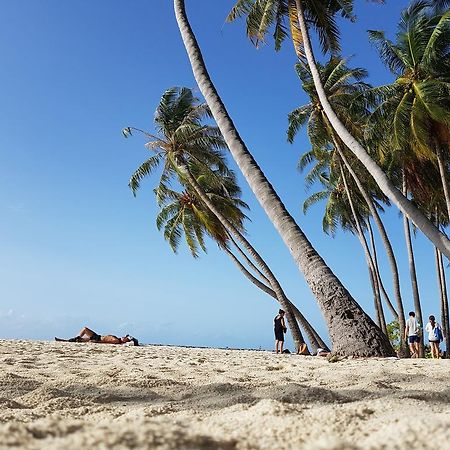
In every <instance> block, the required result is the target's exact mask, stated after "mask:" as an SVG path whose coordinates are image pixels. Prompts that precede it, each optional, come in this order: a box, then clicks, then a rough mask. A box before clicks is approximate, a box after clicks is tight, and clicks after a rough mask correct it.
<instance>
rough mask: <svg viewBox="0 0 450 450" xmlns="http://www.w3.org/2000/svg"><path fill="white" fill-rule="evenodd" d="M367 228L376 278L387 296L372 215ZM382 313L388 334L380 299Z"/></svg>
mask: <svg viewBox="0 0 450 450" xmlns="http://www.w3.org/2000/svg"><path fill="white" fill-rule="evenodd" d="M367 229H368V230H369V239H370V246H371V248H372V260H373V266H374V269H375V272H376V273H375V275H376V278H377V280H378V283H379V284H380V286H381V287H382V289H383V292H384V296H385V297H386V298H387V292H386V290H385V289H384V286H383V282H382V280H381V273H380V268H379V266H378V257H377V248H376V246H375V239H374V236H373V230H372V226H371V225H370V217H368V218H367ZM380 315H381V320H382V326H381V329H382V330H383V331H384V332H385V333H386V335H387V326H386V318H385V315H384V311H383V305H382V304H381V299H380Z"/></svg>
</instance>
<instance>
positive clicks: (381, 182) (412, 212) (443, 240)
mask: <svg viewBox="0 0 450 450" xmlns="http://www.w3.org/2000/svg"><path fill="white" fill-rule="evenodd" d="M295 3H296V6H297V12H298V21H299V27H300V30H301V33H302V36H303V45H304V50H305V56H306V59H307V61H308V66H309V68H310V71H311V75H312V78H313V81H314V86H315V88H316V91H317V95H318V96H319V100H320V103H321V105H322V107H323V110H324V111H325V114H326V115H327V117H328V120H329V121H330V123H331V125H332V126H333V128H334V130H335V131H336V133H337V134H338V136H339V137H340V138H341V140H342V142H344V144H345V145H346V146H347V147H348V148H349V149H350V150H351V151H352V152H353V153H354V154H355V156H356V157H357V158H358V159H359V160H360V161H361V162H362V163H363V165H364V167H365V168H366V169H367V170H368V172H369V173H370V175H371V176H372V177H373V178H374V180H375V181H376V183H377V184H378V186H379V187H380V189H381V190H382V191H383V193H384V194H385V195H386V196H387V197H388V198H389V199H390V200H391V201H392V202H393V203H394V204H395V205H396V206H397V207H398V208H399V209H400V211H401V212H402V213H403V214H406V215H407V216H408V217H409V218H410V219H411V220H412V221H413V222H414V223H415V224H416V226H417V228H419V229H420V230H421V231H422V233H423V234H424V235H425V236H427V238H428V239H429V240H430V241H431V242H433V244H434V245H435V246H436V247H437V248H438V249H439V250H441V252H442V253H444V255H446V256H447V258H449V259H450V241H449V240H448V239H447V237H446V236H445V235H444V234H443V233H441V232H440V231H439V230H438V228H436V227H435V226H434V225H433V223H432V222H431V221H430V220H428V219H427V217H425V216H424V215H423V214H422V212H421V211H420V210H419V209H417V208H416V207H415V206H414V204H413V203H411V202H410V201H409V200H408V199H407V198H406V197H405V196H404V195H403V194H402V193H401V192H400V191H399V190H398V189H397V188H396V187H395V186H394V184H393V183H392V182H391V180H389V178H388V177H387V175H386V174H385V173H384V172H383V171H382V170H381V168H380V167H379V166H378V164H377V163H376V162H375V161H374V160H373V159H372V158H371V157H370V155H369V154H368V153H367V151H366V150H365V149H364V147H363V146H362V145H361V144H360V143H359V142H358V141H357V140H356V139H355V138H354V137H353V136H352V135H351V134H350V133H349V132H348V130H347V129H346V128H345V125H344V124H343V123H342V122H341V121H340V120H339V118H338V117H337V115H336V113H335V112H334V111H333V108H332V106H331V104H330V102H329V101H328V98H327V95H326V93H325V90H324V88H323V85H322V82H321V80H320V75H319V71H318V70H317V66H316V62H315V58H314V54H313V51H312V46H311V41H310V38H309V33H308V27H307V25H306V20H305V17H304V13H303V5H302V0H295Z"/></svg>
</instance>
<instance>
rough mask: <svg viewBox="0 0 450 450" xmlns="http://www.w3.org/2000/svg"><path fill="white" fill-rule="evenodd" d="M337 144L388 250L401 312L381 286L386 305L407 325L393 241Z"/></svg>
mask: <svg viewBox="0 0 450 450" xmlns="http://www.w3.org/2000/svg"><path fill="white" fill-rule="evenodd" d="M336 144H337V143H336V142H335V147H336V149H337V151H338V153H339V156H340V157H341V158H342V161H344V164H345V167H346V168H347V170H348V171H349V173H350V175H351V176H352V178H353V180H354V181H355V183H356V186H358V189H359V191H360V192H361V195H362V196H363V198H364V200H365V201H366V203H367V206H368V207H369V210H370V213H371V214H372V217H373V219H374V220H375V224H376V226H377V229H378V231H379V233H380V236H381V241H382V242H383V246H384V248H385V250H386V255H387V257H388V261H389V266H390V268H391V274H392V284H393V287H394V295H395V300H396V303H397V307H398V308H399V309H398V311H399V312H397V311H396V310H395V308H394V306H393V305H392V303H391V300H390V299H389V296H388V295H387V293H386V290H385V289H384V286H383V285H381V287H382V290H383V295H384V297H385V300H386V303H387V305H388V307H389V309H390V311H391V313H392V314H393V315H394V317H397V318H398V319H399V323H400V317H403V324H404V323H405V312H404V308H403V301H402V296H401V293H400V277H399V273H398V266H397V261H396V259H395V255H394V250H393V249H392V245H391V241H390V240H389V237H388V235H387V232H386V228H385V227H384V225H383V221H382V220H381V217H380V215H379V214H378V211H377V209H376V208H375V205H374V204H373V201H372V199H371V197H370V195H369V194H368V192H367V190H366V188H365V187H364V185H363V184H362V183H361V180H360V179H359V177H358V175H357V174H356V172H355V171H354V170H353V168H352V167H351V165H350V163H349V162H348V159H347V157H346V156H345V154H344V152H343V151H342V150H341V148H340V146H339V145H336ZM380 280H381V278H380ZM399 313H400V314H399ZM399 315H400V317H399ZM400 325H401V324H400Z"/></svg>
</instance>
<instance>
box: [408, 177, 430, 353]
mask: <svg viewBox="0 0 450 450" xmlns="http://www.w3.org/2000/svg"><path fill="white" fill-rule="evenodd" d="M403 194H404V195H405V196H407V195H408V189H407V186H406V178H405V176H404V175H403ZM403 228H404V232H405V241H406V249H407V251H408V265H409V276H410V278H411V289H412V294H413V299H414V310H415V311H416V315H417V320H418V321H419V323H420V325H421V326H422V327H423V325H424V321H423V316H422V307H421V305H420V295H419V284H418V282H417V273H416V262H415V260H414V250H413V245H412V240H411V229H410V227H409V219H408V218H407V217H406V216H405V215H404V214H403ZM419 356H420V357H421V358H423V357H424V356H425V351H424V336H423V333H421V335H420V345H419Z"/></svg>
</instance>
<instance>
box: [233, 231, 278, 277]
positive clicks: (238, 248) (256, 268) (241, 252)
mask: <svg viewBox="0 0 450 450" xmlns="http://www.w3.org/2000/svg"><path fill="white" fill-rule="evenodd" d="M227 234H228V237H229V238H230V240H231V242H232V243H233V245H234V246H235V247H236V249H237V251H238V252H239V253H240V254H241V255H242V257H243V258H244V259H245V261H246V262H247V264H248V265H249V266H250V267H251V268H252V269H253V270H254V272H255V273H256V274H258V276H259V277H260V278H261V279H262V281H263V282H264V283H268V284H270V281H269V280H268V279H267V277H266V276H265V275H264V274H263V273H262V272H261V271H260V270H259V269H258V267H257V266H256V265H255V264H254V263H253V261H252V260H251V259H250V258H249V257H248V256H247V254H246V253H245V252H244V251H243V250H242V249H241V247H239V245H237V243H236V242H235V240H234V239H233V236H232V235H231V234H230V232H228V231H227Z"/></svg>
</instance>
